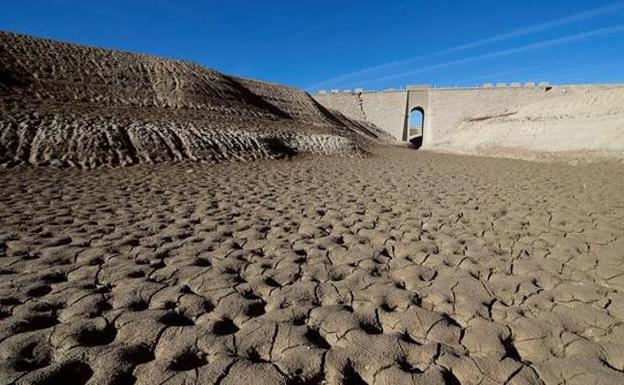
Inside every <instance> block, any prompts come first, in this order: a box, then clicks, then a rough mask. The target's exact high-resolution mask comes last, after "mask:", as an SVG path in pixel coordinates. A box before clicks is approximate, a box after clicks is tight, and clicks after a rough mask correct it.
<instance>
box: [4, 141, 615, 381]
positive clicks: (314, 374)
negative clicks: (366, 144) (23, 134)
mask: <svg viewBox="0 0 624 385" xmlns="http://www.w3.org/2000/svg"><path fill="white" fill-rule="evenodd" d="M0 185H1V186H2V189H1V191H0V224H1V225H0V237H1V238H0V265H1V266H0V274H1V275H0V298H1V308H0V380H1V381H0V382H1V383H3V384H6V383H18V384H85V383H88V384H131V383H136V384H195V383H197V384H222V385H229V384H322V383H327V384H411V383H414V384H448V385H455V384H503V383H507V384H542V383H543V384H567V385H573V384H592V385H598V384H622V383H624V372H623V369H624V324H623V323H622V320H624V291H623V289H624V257H623V250H624V193H623V191H624V167H623V166H622V165H617V164H609V163H602V164H593V165H577V166H571V165H565V164H554V163H552V164H544V163H531V162H524V161H517V160H501V159H486V158H478V157H463V156H455V155H442V154H435V153H427V152H414V151H410V150H407V149H398V148H392V149H388V148H385V149H376V150H375V151H374V154H373V155H372V156H371V157H368V158H363V159H352V158H351V159H350V158H341V157H309V158H305V157H302V158H294V159H291V160H276V161H258V162H249V163H229V164H219V165H206V164H200V163H178V164H169V165H165V164H162V165H158V166H153V165H139V166H133V167H128V168H117V169H97V170H86V171H85V170H77V169H54V168H22V167H20V168H15V169H7V170H3V171H0Z"/></svg>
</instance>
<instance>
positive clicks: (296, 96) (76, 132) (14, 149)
mask: <svg viewBox="0 0 624 385" xmlns="http://www.w3.org/2000/svg"><path fill="white" fill-rule="evenodd" d="M381 136H383V134H382V133H381V132H380V131H379V130H376V129H375V128H374V127H372V126H369V125H364V124H361V123H358V122H355V121H352V120H349V119H347V118H345V117H343V116H341V115H339V114H338V113H334V112H331V111H328V110H327V109H325V108H324V107H322V106H320V105H319V104H318V103H316V101H314V100H313V99H312V98H311V97H310V96H309V95H308V94H306V93H305V92H304V91H301V90H297V89H294V88H289V87H285V86H279V85H273V84H268V83H262V82H256V81H252V80H246V79H238V78H234V77H231V76H227V75H224V74H221V73H219V72H216V71H212V70H209V69H206V68H204V67H201V66H199V65H195V64H192V63H187V62H182V61H176V60H168V59H161V58H155V57H150V56H146V55H136V54H130V53H124V52H117V51H111V50H104V49H98V48H92V47H83V46H77V45H72V44H66V43H60V42H55V41H51V40H45V39H39V38H33V37H27V36H21V35H15V34H10V33H2V32H0V163H1V164H5V165H14V164H19V163H30V164H36V165H41V164H58V165H73V166H81V167H94V166H99V165H127V164H136V163H143V162H161V161H171V160H184V159H189V160H203V161H220V160H226V159H255V158H274V157H281V156H285V155H292V154H295V153H323V154H328V153H335V152H343V153H347V154H357V153H359V152H360V151H361V150H362V149H363V148H364V147H365V145H366V141H367V140H368V139H370V138H374V137H381Z"/></svg>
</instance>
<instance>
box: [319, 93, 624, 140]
mask: <svg viewBox="0 0 624 385" xmlns="http://www.w3.org/2000/svg"><path fill="white" fill-rule="evenodd" d="M614 90H615V91H617V92H620V91H623V90H624V86H623V85H565V86H563V85H562V86H551V85H549V84H547V83H540V84H535V83H525V84H520V83H511V84H509V85H507V84H502V83H499V84H496V85H494V84H484V85H483V86H481V87H473V88H432V87H430V86H409V87H407V88H406V89H401V90H385V91H364V90H362V89H355V90H344V91H338V90H332V91H330V92H327V91H320V92H319V93H317V94H315V95H313V97H314V98H315V99H316V100H317V101H318V102H319V103H320V104H322V105H323V106H325V107H328V108H332V109H335V110H338V111H340V112H342V113H343V114H345V115H347V116H349V117H351V118H355V119H359V120H363V121H366V122H369V123H372V124H374V125H376V126H377V127H379V128H381V129H383V130H385V131H387V132H388V133H390V134H391V135H392V136H393V137H394V138H395V139H397V140H399V141H407V140H409V139H410V122H409V117H410V113H411V112H412V111H414V110H419V111H422V113H423V117H424V119H423V124H422V144H423V146H425V147H427V146H429V145H430V144H432V143H436V142H439V141H441V140H445V138H448V137H449V136H450V135H453V134H456V133H457V132H458V131H460V130H463V129H466V127H468V126H474V125H475V124H477V123H481V122H485V121H487V122H486V123H492V122H493V121H494V122H498V121H501V120H504V117H506V116H512V115H514V114H516V112H517V111H521V110H522V108H524V107H526V106H529V105H531V104H535V103H536V102H537V103H541V102H542V101H546V100H549V99H552V98H568V99H570V98H576V99H570V100H573V101H577V103H579V104H583V103H584V102H582V100H585V99H583V98H586V99H588V100H592V98H593V99H597V98H598V99H599V98H601V97H602V96H600V95H604V94H605V92H606V93H609V92H612V91H614ZM560 100H562V99H560ZM572 114H574V111H572ZM553 119H554V120H555V118H553ZM530 120H531V118H529V119H527V121H530ZM525 126H527V125H526V124H525ZM622 129H623V130H624V127H622ZM501 135H502V134H501ZM561 135H564V136H565V135H567V133H565V132H561Z"/></svg>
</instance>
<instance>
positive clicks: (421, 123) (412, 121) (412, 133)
mask: <svg viewBox="0 0 624 385" xmlns="http://www.w3.org/2000/svg"><path fill="white" fill-rule="evenodd" d="M425 119H426V116H425V109H424V108H423V107H421V106H413V107H412V108H411V109H410V111H409V114H408V116H407V124H406V130H405V131H406V132H405V133H404V135H403V136H404V139H403V140H405V141H408V142H411V143H412V144H413V145H414V146H416V148H420V147H421V146H422V143H423V138H424V131H425Z"/></svg>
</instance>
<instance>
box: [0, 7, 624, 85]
mask: <svg viewBox="0 0 624 385" xmlns="http://www.w3.org/2000/svg"><path fill="white" fill-rule="evenodd" d="M0 29H2V30H5V31H13V32H21V33H27V34H31V35H36V36H42V37H49V38H54V39H59V40H64V41H70V42H75V43H82V44H89V45H95V46H100V47H106V48H117V49H122V50H126V51H133V52H142V53H149V54H154V55H159V56H167V57H174V58H180V59H186V60H190V61H193V62H197V63H200V64H203V65H205V66H208V67H211V68H215V69H217V70H221V71H224V72H227V73H230V74H234V75H238V76H244V77H250V78H255V79H262V80H268V81H273V82H278V83H284V84H289V85H292V86H297V87H302V88H305V89H307V90H308V91H316V90H318V89H333V88H341V89H344V88H354V87H363V88H366V89H385V88H400V87H402V86H405V85H407V84H433V85H437V86H470V85H476V84H480V83H484V82H512V81H522V82H524V81H536V82H538V81H550V82H551V83H608V82H624V1H623V0H618V1H614V0H611V1H608V0H607V1H600V0H566V1H564V0H507V1H503V0H497V1H485V0H473V1H450V0H427V1H399V0H396V1H381V0H379V1H366V0H361V1H355V0H341V1H332V0H317V1H294V0H290V1H277V0H275V1H271V0H265V1H255V0H248V1H241V0H223V1H221V0H207V1H191V0H189V1H167V0H150V1H145V0H135V1H132V0H125V1H117V0H110V1H97V2H96V1H84V0H83V1H69V0H50V1H7V2H4V3H3V4H2V12H0Z"/></svg>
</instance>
